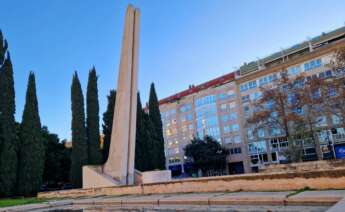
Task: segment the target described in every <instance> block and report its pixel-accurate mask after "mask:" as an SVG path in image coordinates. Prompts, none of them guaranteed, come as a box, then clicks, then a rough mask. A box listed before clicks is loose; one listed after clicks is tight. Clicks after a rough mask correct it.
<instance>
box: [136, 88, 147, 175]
mask: <svg viewBox="0 0 345 212" xmlns="http://www.w3.org/2000/svg"><path fill="white" fill-rule="evenodd" d="M137 99H138V100H137V102H138V104H137V129H136V137H135V169H137V170H140V171H148V170H150V168H151V160H150V155H149V150H150V148H149V147H150V146H149V143H148V142H149V134H148V131H147V126H148V125H147V119H146V117H145V116H146V114H145V112H144V110H143V108H142V104H141V100H140V94H139V93H138V95H137Z"/></svg>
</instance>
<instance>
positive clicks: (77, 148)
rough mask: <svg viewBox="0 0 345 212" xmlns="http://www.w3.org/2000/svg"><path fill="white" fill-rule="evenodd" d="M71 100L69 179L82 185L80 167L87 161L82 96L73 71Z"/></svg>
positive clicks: (79, 185) (76, 184) (78, 185)
mask: <svg viewBox="0 0 345 212" xmlns="http://www.w3.org/2000/svg"><path fill="white" fill-rule="evenodd" d="M71 100H72V164H71V181H72V183H73V184H74V185H75V186H77V187H81V186H82V167H83V165H86V164H87V162H88V158H87V139H86V128H85V112H84V97H83V91H82V89H81V85H80V82H79V79H78V75H77V73H76V72H75V74H74V75H73V81H72V86H71Z"/></svg>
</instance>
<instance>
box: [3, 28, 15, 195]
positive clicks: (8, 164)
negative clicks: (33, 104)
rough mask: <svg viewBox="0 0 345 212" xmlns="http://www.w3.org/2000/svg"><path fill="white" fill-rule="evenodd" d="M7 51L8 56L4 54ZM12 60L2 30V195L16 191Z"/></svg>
mask: <svg viewBox="0 0 345 212" xmlns="http://www.w3.org/2000/svg"><path fill="white" fill-rule="evenodd" d="M6 53H7V56H6V57H5V56H4V55H5V54H6ZM14 114H15V91H14V80H13V68H12V62H11V58H10V55H9V52H8V51H7V42H6V40H5V41H4V40H3V37H2V33H1V31H0V196H9V195H13V194H14V193H15V187H16V180H17V149H16V148H17V138H16V126H15V118H14Z"/></svg>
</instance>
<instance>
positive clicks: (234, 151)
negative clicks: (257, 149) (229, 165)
mask: <svg viewBox="0 0 345 212" xmlns="http://www.w3.org/2000/svg"><path fill="white" fill-rule="evenodd" d="M241 153H242V149H241V148H240V147H236V148H231V149H230V154H231V155H235V154H241Z"/></svg>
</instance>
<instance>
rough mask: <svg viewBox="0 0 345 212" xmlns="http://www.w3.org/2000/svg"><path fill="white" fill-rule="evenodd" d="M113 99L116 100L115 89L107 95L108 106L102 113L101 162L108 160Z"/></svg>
mask: <svg viewBox="0 0 345 212" xmlns="http://www.w3.org/2000/svg"><path fill="white" fill-rule="evenodd" d="M115 101H116V91H115V90H111V91H110V93H109V95H108V106H107V110H106V111H105V112H104V113H103V125H102V128H103V135H104V139H103V150H102V152H103V154H102V155H103V163H105V162H106V161H107V160H108V155H109V148H110V139H111V131H112V128H113V117H114V109H115Z"/></svg>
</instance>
